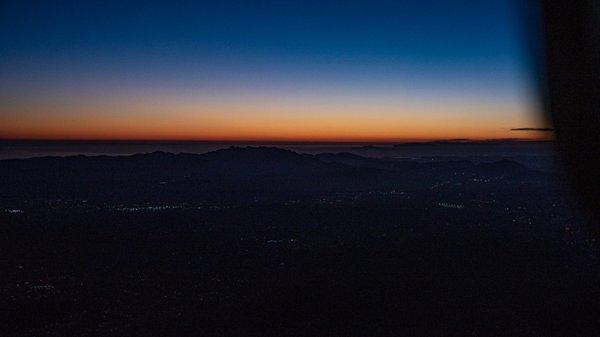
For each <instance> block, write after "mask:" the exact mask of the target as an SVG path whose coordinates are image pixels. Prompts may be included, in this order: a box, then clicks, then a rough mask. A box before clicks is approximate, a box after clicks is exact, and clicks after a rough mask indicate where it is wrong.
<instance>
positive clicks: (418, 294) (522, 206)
mask: <svg viewBox="0 0 600 337" xmlns="http://www.w3.org/2000/svg"><path fill="white" fill-rule="evenodd" d="M0 184H1V186H2V189H1V190H0V223H1V224H2V225H1V227H0V230H1V231H2V234H1V240H2V244H1V246H2V252H3V254H2V255H3V259H2V261H3V262H2V265H1V270H2V275H4V276H3V277H2V280H1V281H0V282H1V283H0V300H1V301H2V303H3V305H2V307H3V308H5V309H3V310H4V316H5V317H6V318H7V319H5V320H4V323H2V324H3V325H4V328H3V329H2V330H3V331H5V332H8V335H12V332H14V333H17V332H18V333H19V334H22V335H28V336H46V335H56V336H64V335H80V336H92V335H93V336H106V335H156V336H172V335H177V336H196V335H206V336H209V335H214V336H221V335H290V336H293V335H317V336H348V335H361V336H377V335H390V334H392V335H393V334H396V333H397V334H401V335H420V334H424V333H425V332H426V334H427V335H444V336H465V335H472V336H498V335H529V336H539V335H544V336H547V335H562V336H567V335H571V336H577V335H586V336H587V335H590V331H600V330H598V327H599V326H600V324H599V322H598V316H597V313H598V310H599V309H600V303H599V300H598V298H600V297H599V294H600V282H599V281H600V276H599V275H598V273H597V270H598V267H599V265H598V257H599V256H600V255H598V247H597V243H596V241H595V239H593V237H592V236H591V235H589V234H588V233H587V232H586V230H587V226H586V222H585V219H584V218H582V217H581V216H579V215H578V213H577V212H576V210H575V209H574V204H573V203H572V202H571V201H570V200H569V199H568V197H567V196H568V192H566V190H565V187H563V186H562V184H561V183H560V175H559V173H557V172H555V171H553V170H543V169H539V165H538V166H536V165H529V166H528V165H525V164H523V163H520V162H518V161H516V160H513V159H511V158H503V159H499V160H491V161H485V162H484V161H474V160H466V159H451V160H441V159H439V158H438V159H437V160H430V161H427V160H422V159H421V160H411V159H405V158H404V159H393V158H383V157H377V158H375V157H363V156H359V155H356V154H352V153H343V152H339V153H313V154H309V153H298V152H294V151H290V150H285V149H280V148H274V147H229V148H225V149H220V150H216V151H212V152H208V153H204V154H186V153H179V154H172V153H166V152H152V153H146V154H136V155H131V156H84V155H77V156H69V157H39V158H31V159H9V160H2V161H0ZM499 327H502V328H501V329H499Z"/></svg>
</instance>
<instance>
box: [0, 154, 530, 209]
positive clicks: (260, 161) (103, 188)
mask: <svg viewBox="0 0 600 337" xmlns="http://www.w3.org/2000/svg"><path fill="white" fill-rule="evenodd" d="M532 175H535V172H533V171H530V170H528V169H527V168H526V167H524V166H523V165H520V164H517V163H515V162H512V161H508V160H505V161H500V162H497V163H485V164H484V163H481V164H477V165H476V164H473V163H471V162H469V161H449V162H435V163H418V162H413V161H392V160H383V159H374V158H365V157H361V156H357V155H353V154H348V153H339V154H319V155H314V156H313V155H306V154H298V153H296V152H293V151H289V150H283V149H278V148H272V147H244V148H241V147H230V148H228V149H222V150H217V151H213V152H209V153H206V154H186V153H182V154H173V153H166V152H153V153H147V154H136V155H132V156H116V157H109V156H91V157H88V156H72V157H43V158H32V159H14V160H4V161H0V184H1V185H2V192H0V197H1V198H3V199H27V198H56V199H92V200H121V201H144V200H178V201H201V200H218V201H231V202H239V201H242V200H250V199H253V198H254V199H256V198H260V199H261V200H264V199H267V200H269V199H281V198H290V197H300V198H301V197H305V196H314V195H318V194H326V193H338V192H350V191H375V190H391V189H420V188H426V187H428V186H430V185H432V184H436V183H438V182H443V181H449V180H453V181H457V182H460V181H462V180H465V181H466V179H468V178H470V177H478V176H481V177H494V176H497V177H502V178H503V179H512V180H519V179H521V178H523V177H529V178H531V176H532Z"/></svg>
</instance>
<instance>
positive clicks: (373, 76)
mask: <svg viewBox="0 0 600 337" xmlns="http://www.w3.org/2000/svg"><path fill="white" fill-rule="evenodd" d="M514 4H515V3H514V2H513V1H512V0H498V1H490V0H480V1H462V0H457V1H430V0H420V1H350V0H347V1H324V0H321V1H283V0H280V1H240V0H237V1H211V2H204V1H194V2H181V1H175V0H171V1H166V2H152V1H144V2H135V1H115V2H113V1H100V2H93V1H40V2H31V1H24V0H21V1H6V0H5V1H2V3H1V4H0V138H13V139H106V140H108V139H154V140H257V141H261V140H269V141H274V140H277V141H402V140H410V141H415V140H433V139H451V138H472V139H491V138H494V139H497V138H525V139H537V138H539V137H546V135H547V132H546V133H543V132H536V131H511V129H514V128H536V127H545V126H547V125H546V124H545V123H544V121H543V120H542V119H541V118H540V116H539V115H538V114H539V113H538V112H537V107H538V104H537V101H536V98H535V95H534V92H535V90H534V88H532V86H531V81H530V79H529V78H528V74H529V73H530V72H529V71H528V62H527V46H526V43H525V41H524V40H526V39H525V38H524V36H523V32H522V29H521V22H520V21H519V20H520V17H519V13H518V11H517V9H516V8H515V7H514Z"/></svg>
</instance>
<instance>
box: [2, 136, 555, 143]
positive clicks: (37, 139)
mask: <svg viewBox="0 0 600 337" xmlns="http://www.w3.org/2000/svg"><path fill="white" fill-rule="evenodd" d="M0 141H3V142H74V143H75V142H95V143H101V142H108V143H109V142H115V143H135V142H140V143H161V142H162V143H212V144H219V143H222V144H230V143H231V144H234V143H237V144H240V143H242V144H243V143H251V144H403V143H433V142H456V143H460V142H464V143H471V142H473V143H475V142H498V141H512V142H551V141H553V139H551V138H515V137H505V138H431V139H429V138H427V139H425V138H423V139H414V138H410V139H390V140H304V139H298V140H285V139H279V140H278V139H271V140H269V139H263V140H260V139H234V140H229V139H223V140H221V139H215V140H209V139H160V138H158V139H156V138H155V139H153V138H146V139H144V138H132V139H123V138H87V139H86V138H2V137H0Z"/></svg>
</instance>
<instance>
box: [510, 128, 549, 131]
mask: <svg viewBox="0 0 600 337" xmlns="http://www.w3.org/2000/svg"><path fill="white" fill-rule="evenodd" d="M510 131H554V129H553V128H514V129H510Z"/></svg>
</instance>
